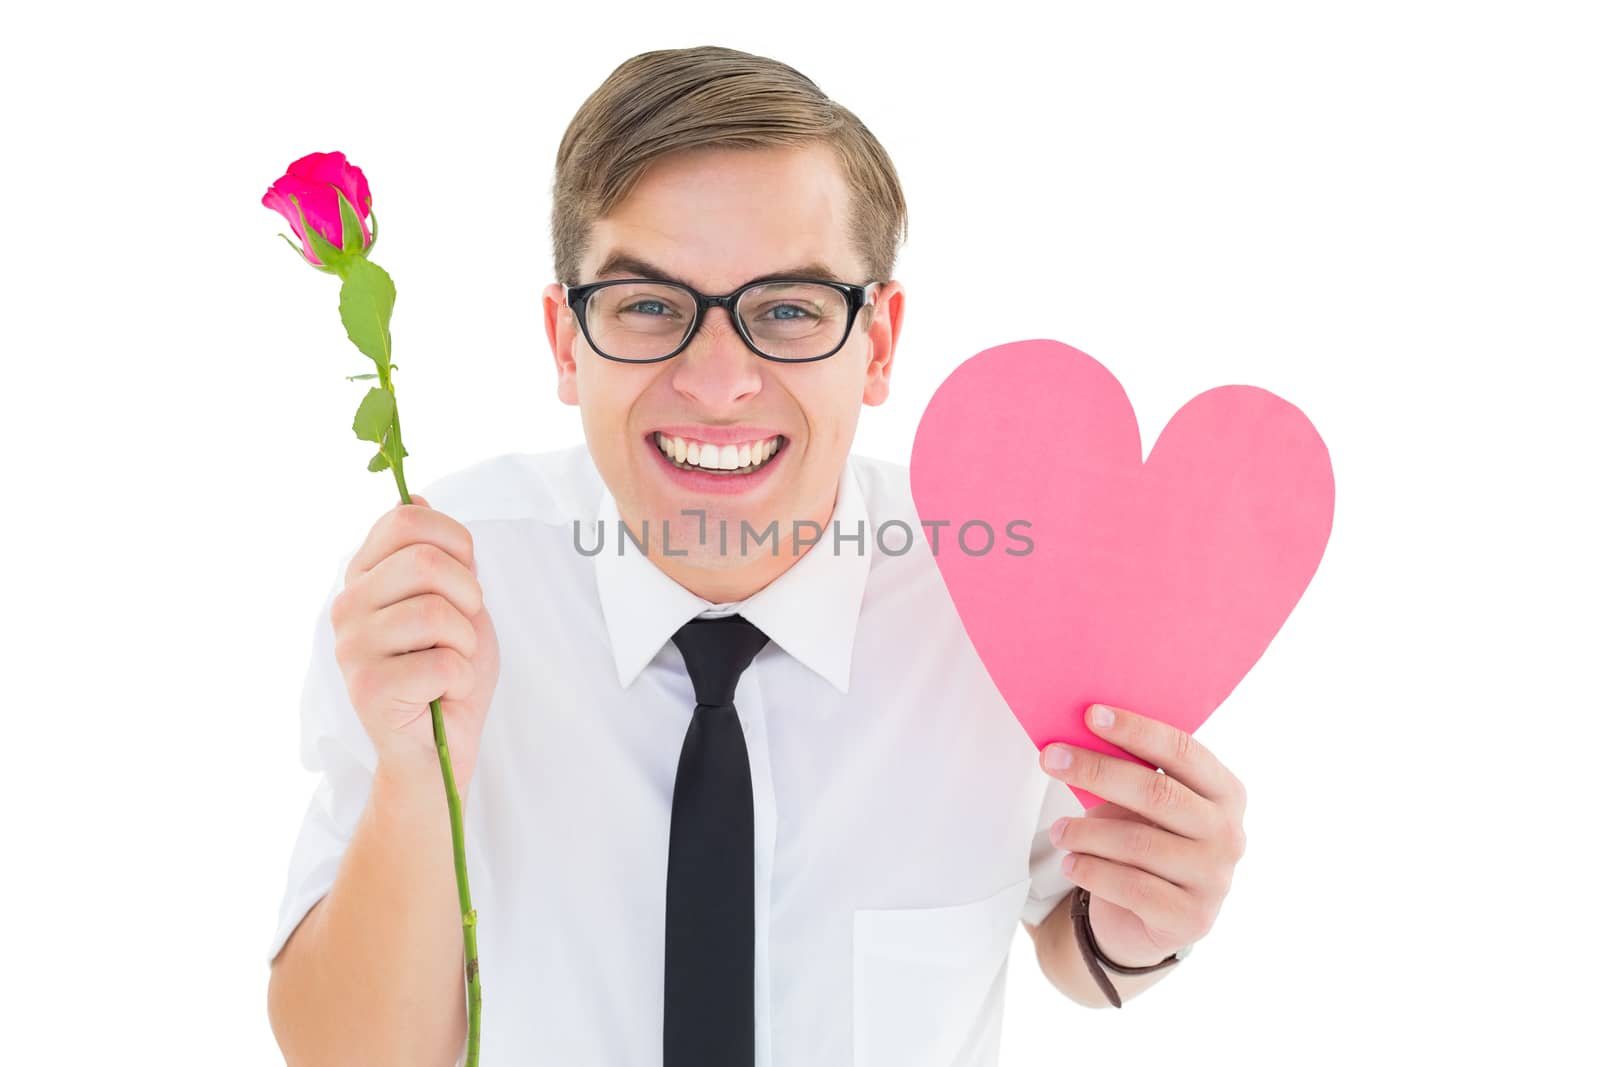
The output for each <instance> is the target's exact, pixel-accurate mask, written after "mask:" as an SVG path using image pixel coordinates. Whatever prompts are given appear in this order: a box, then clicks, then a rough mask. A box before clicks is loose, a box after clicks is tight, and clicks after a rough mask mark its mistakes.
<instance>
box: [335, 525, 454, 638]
mask: <svg viewBox="0 0 1600 1067" xmlns="http://www.w3.org/2000/svg"><path fill="white" fill-rule="evenodd" d="M423 593H438V594H440V595H441V596H443V597H444V598H445V599H447V600H449V601H450V603H451V604H453V605H455V608H456V610H457V611H459V612H461V614H462V615H464V616H466V617H467V618H469V619H470V618H472V617H473V616H474V615H476V614H478V612H479V611H480V610H482V608H483V586H482V585H480V584H479V582H478V579H477V578H476V577H474V576H473V575H472V573H471V572H470V571H468V570H467V568H465V567H463V566H462V565H461V561H460V560H458V559H456V558H455V557H454V556H452V555H450V554H448V553H447V552H445V550H444V549H442V548H440V547H439V546H438V545H435V544H432V543H430V542H425V541H424V542H418V543H417V544H414V545H407V546H406V547H404V548H402V549H400V550H399V551H398V552H395V553H394V554H393V555H391V556H389V557H388V558H387V559H384V560H383V561H382V562H380V563H379V564H378V565H377V566H376V567H374V568H372V570H371V571H369V572H368V573H367V574H366V575H365V576H364V577H362V578H361V579H359V580H358V581H357V582H356V583H355V584H354V585H353V586H351V587H350V589H349V596H350V603H349V604H348V605H346V610H351V609H353V610H355V611H358V612H363V613H367V614H371V613H372V612H375V611H378V610H379V609H381V608H386V607H388V606H389V605H390V604H398V603H399V602H400V601H402V600H408V599H410V598H411V597H414V596H419V595H421V594H423Z"/></svg>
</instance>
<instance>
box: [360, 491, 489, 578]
mask: <svg viewBox="0 0 1600 1067" xmlns="http://www.w3.org/2000/svg"><path fill="white" fill-rule="evenodd" d="M415 499H416V497H412V500H415ZM421 542H427V543H428V544H434V545H438V546H439V547H440V548H442V549H444V550H445V551H446V552H448V553H450V555H452V556H454V557H455V558H456V559H459V560H460V561H461V565H462V566H463V567H466V568H467V569H468V570H471V569H472V567H473V566H474V556H473V546H472V534H471V532H470V531H468V530H467V528H466V527H465V526H463V525H462V524H461V523H459V522H457V521H456V520H455V519H452V518H451V517H450V516H448V515H446V514H445V513H444V512H442V511H434V510H433V509H432V508H430V507H427V506H426V505H423V504H396V505H395V506H394V507H393V508H391V509H390V510H389V511H388V512H386V513H385V514H384V515H383V516H382V517H381V518H379V519H378V521H377V522H375V523H374V524H373V526H372V529H371V530H370V531H368V533H367V538H366V540H365V541H363V542H362V544H361V547H360V548H358V549H356V552H355V555H353V556H352V557H351V558H350V565H349V566H348V567H347V568H346V569H345V584H347V585H348V584H349V583H350V582H351V581H353V580H354V579H356V578H359V577H360V576H361V575H362V574H364V573H366V572H367V571H369V570H371V569H372V568H373V567H376V566H377V565H378V564H379V562H381V561H382V560H384V559H385V558H387V557H388V556H390V555H393V554H394V553H395V552H396V551H398V550H399V549H401V548H404V547H405V546H406V545H410V544H417V543H421Z"/></svg>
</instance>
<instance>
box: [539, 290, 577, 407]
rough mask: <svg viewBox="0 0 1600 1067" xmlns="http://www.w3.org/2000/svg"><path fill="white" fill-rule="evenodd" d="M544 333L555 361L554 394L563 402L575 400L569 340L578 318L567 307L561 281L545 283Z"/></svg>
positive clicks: (574, 366) (574, 403)
mask: <svg viewBox="0 0 1600 1067" xmlns="http://www.w3.org/2000/svg"><path fill="white" fill-rule="evenodd" d="M543 302H544V333H545V336H546V337H548V338H549V339H550V353H551V355H553V356H554V357H555V361H556V396H557V397H559V398H560V400H561V402H562V403H563V404H570V405H572V406H574V407H576V406H577V404H578V362H577V360H575V359H574V358H573V356H572V344H573V341H574V339H575V338H576V337H577V336H578V321H577V319H575V318H573V315H572V309H571V308H569V307H567V303H566V294H565V293H564V292H563V291H562V289H561V283H559V282H551V283H550V284H549V285H547V286H545V287H544V299H543Z"/></svg>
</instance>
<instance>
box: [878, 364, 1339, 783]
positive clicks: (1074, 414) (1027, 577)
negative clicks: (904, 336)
mask: <svg viewBox="0 0 1600 1067" xmlns="http://www.w3.org/2000/svg"><path fill="white" fill-rule="evenodd" d="M910 475H911V492H912V498H913V500H914V502H915V506H916V510H917V514H918V517H919V518H920V519H921V520H922V522H923V523H924V524H925V525H924V527H923V537H924V539H925V540H928V541H929V543H930V547H931V548H933V549H934V556H935V559H936V561H937V563H938V567H939V571H940V574H941V575H942V576H943V578H944V582H945V586H946V588H948V589H949V591H950V596H951V599H952V600H953V601H954V603H955V606H956V610H957V612H958V613H959V614H960V617H961V622H962V625H963V627H964V628H965V629H966V631H967V635H968V636H969V637H970V638H971V640H972V643H973V647H974V648H975V649H976V650H977V653H978V655H979V657H980V658H981V659H982V660H983V664H984V666H985V668H987V670H988V672H989V675H990V677H991V678H992V679H993V681H994V683H995V686H996V688H997V689H998V690H999V692H1000V694H1001V696H1002V697H1004V699H1005V701H1006V703H1007V705H1009V707H1010V708H1011V711H1012V714H1014V715H1015V716H1016V717H1017V721H1018V722H1020V723H1021V724H1022V727H1023V729H1024V730H1026V731H1027V734H1028V736H1029V738H1031V739H1032V741H1033V743H1034V744H1035V745H1036V746H1038V747H1039V748H1043V747H1044V746H1045V745H1047V744H1050V743H1051V742H1055V741H1065V742H1068V743H1070V744H1073V745H1078V746H1081V747H1084V748H1089V749H1093V750H1095V751H1098V752H1107V753H1111V754H1114V755H1117V756H1122V757H1124V758H1128V759H1132V760H1134V761H1135V762H1137V763H1140V764H1142V765H1143V766H1146V767H1149V766H1151V764H1150V763H1149V762H1148V761H1146V760H1143V759H1139V758H1138V757H1135V756H1133V755H1132V754H1131V753H1128V752H1126V751H1125V750H1123V749H1121V748H1119V747H1118V746H1116V745H1113V744H1111V743H1110V742H1108V741H1105V740H1104V739H1102V738H1100V737H1097V736H1096V735H1095V734H1093V733H1091V732H1090V730H1089V729H1088V727H1087V726H1086V725H1085V724H1084V721H1083V716H1084V713H1085V711H1086V710H1087V709H1088V707H1089V705H1090V704H1095V703H1102V704H1109V705H1111V706H1113V707H1121V708H1127V709H1129V710H1130V711H1134V712H1137V713H1139V714H1141V715H1147V716H1150V717H1151V718H1155V719H1160V720H1161V721H1163V722H1167V723H1170V724H1172V725H1173V726H1176V727H1178V728H1179V729H1181V730H1183V731H1185V732H1186V733H1193V732H1194V730H1195V729H1196V728H1197V727H1198V726H1199V725H1200V724H1201V723H1203V722H1205V720H1206V719H1207V718H1208V717H1209V716H1210V715H1211V713H1212V712H1213V711H1215V710H1216V708H1217V706H1218V705H1220V704H1221V703H1222V701H1223V700H1224V699H1225V698H1226V697H1227V696H1228V694H1229V693H1231V692H1232V691H1233V689H1234V687H1235V686H1237V685H1238V684H1239V681H1240V679H1242V678H1243V677H1244V675H1245V673H1246V672H1247V671H1249V670H1250V668H1251V667H1253V666H1254V665H1255V663H1256V661H1257V660H1259V659H1260V658H1261V655H1262V653H1263V652H1265V651H1266V648H1267V645H1268V643H1270V642H1271V640H1272V638H1273V637H1274V636H1275V635H1276V634H1277V633H1278V630H1279V629H1280V628H1281V627H1282V626H1283V623H1284V620H1286V619H1287V618H1288V616H1289V612H1290V611H1291V610H1292V609H1293V608H1294V606H1295V604H1296V603H1297V602H1298V601H1299V599H1300V596H1301V594H1302V593H1304V592H1305V589H1306V587H1307V585H1308V584H1309V583H1310V581H1311V576H1312V574H1313V573H1314V572H1315V571H1316V569H1317V565H1318V564H1319V563H1320V562H1321V560H1322V553H1323V550H1324V549H1325V548H1326V547H1327V543H1328V536H1329V534H1330V532H1331V530H1332V527H1333V495H1334V494H1333V468H1332V464H1331V463H1330V461H1329V458H1328V450H1327V447H1326V446H1325V445H1324V444H1323V441H1322V438H1321V437H1320V436H1319V435H1318V434H1317V431H1316V429H1315V428H1314V427H1313V426H1312V425H1311V422H1310V420H1308V419H1307V418H1306V416H1305V415H1304V414H1303V413H1302V412H1301V411H1300V409H1299V408H1297V407H1295V406H1294V405H1293V404H1290V403H1289V402H1288V401H1286V400H1283V399H1281V398H1280V397H1277V396H1275V395H1273V394H1272V393H1269V392H1267V391H1266V390H1265V389H1258V388H1256V387H1254V386H1248V385H1224V386H1219V387H1217V388H1215V389H1210V390H1207V391H1206V392H1204V393H1201V394H1200V395H1199V396H1196V397H1195V398H1194V399H1192V400H1190V401H1189V402H1188V403H1187V404H1185V405H1184V406H1183V407H1182V408H1181V409H1180V410H1179V411H1178V412H1177V414H1175V415H1174V416H1173V417H1172V419H1171V421H1169V422H1168V423H1167V426H1166V428H1165V429H1164V430H1162V432H1161V436H1160V437H1159V438H1158V439H1157V440H1156V443H1155V447H1154V448H1152V449H1151V451H1150V458H1149V459H1148V460H1144V459H1143V450H1142V446H1141V443H1140V439H1139V425H1138V421H1137V419H1136V418H1135V416H1134V412H1133V407H1132V405H1130V404H1129V402H1128V397H1127V393H1126V392H1124V390H1123V388H1122V386H1121V384H1120V383H1119V382H1118V381H1117V379H1116V378H1115V377H1114V376H1113V375H1112V374H1111V372H1110V371H1109V370H1107V369H1106V368H1105V367H1104V366H1102V365H1101V364H1100V363H1099V362H1097V361H1096V360H1095V359H1093V358H1092V357H1090V356H1088V355H1086V354H1085V353H1083V352H1080V351H1079V350H1078V349H1076V348H1073V347H1072V346H1070V345H1066V344H1062V343H1061V342H1059V341H1052V340H1028V341H1016V342H1012V343H1010V344H1004V345H999V346H997V347H995V348H989V349H985V350H984V351H982V352H979V353H978V354H977V355H976V356H973V357H972V358H971V359H968V360H967V361H966V362H964V363H962V364H961V365H960V366H959V367H957V368H956V370H955V371H954V372H953V373H952V374H951V375H950V376H949V378H947V379H946V380H945V381H944V382H943V383H942V384H941V385H940V386H939V389H938V390H937V391H936V392H935V393H934V395H933V398H932V400H930V401H929V404H928V409H927V411H926V412H924V413H923V416H922V420H921V422H920V423H919V424H918V426H917V433H916V439H915V441H914V443H913V445H912V454H911V465H910ZM937 523H948V525H943V526H939V527H938V530H937V533H938V537H937V540H933V539H931V538H930V537H929V527H928V525H927V524H937ZM982 524H987V526H988V528H989V530H990V531H992V535H991V534H986V533H985V531H984V528H983V525H982ZM963 530H964V531H965V532H964V533H963ZM985 549H986V550H985ZM1072 789H1073V792H1074V794H1076V795H1077V797H1078V799H1079V800H1080V801H1081V802H1082V803H1083V804H1084V806H1085V807H1086V808H1088V807H1091V806H1093V805H1096V804H1099V803H1101V798H1099V797H1096V796H1094V794H1092V793H1089V792H1088V791H1087V790H1082V789H1078V788H1077V787H1072Z"/></svg>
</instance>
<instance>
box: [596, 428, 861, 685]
mask: <svg viewBox="0 0 1600 1067" xmlns="http://www.w3.org/2000/svg"><path fill="white" fill-rule="evenodd" d="M595 518H596V520H597V523H598V524H599V529H601V530H604V531H605V540H604V542H603V545H602V548H601V550H600V551H599V552H598V553H596V554H595V556H594V557H593V559H594V569H595V581H596V584H597V585H598V587H599V592H600V610H601V613H602V614H603V615H604V616H605V623H606V630H607V631H608V633H609V634H610V637H611V650H612V652H613V654H614V655H615V657H616V665H617V682H618V683H619V684H620V685H621V686H622V687H623V688H624V689H626V688H627V687H628V686H630V685H632V684H633V681H634V679H635V678H637V677H638V676H639V672H641V671H642V670H644V668H645V665H646V664H648V663H649V662H650V661H651V660H652V659H654V658H655V656H656V654H657V653H658V652H660V651H661V649H662V647H663V646H664V645H665V644H666V643H667V642H668V641H670V640H671V639H672V635H673V634H675V633H677V632H678V629H679V627H681V626H683V625H684V624H685V623H686V622H688V621H689V620H690V619H692V618H694V617H695V616H696V615H699V614H701V613H702V612H705V611H709V610H711V609H713V608H719V609H730V610H736V611H738V613H739V614H741V615H743V616H744V617H745V618H746V619H749V620H750V621H751V622H752V623H754V624H755V625H756V626H757V627H759V628H760V629H761V632H762V633H764V634H766V635H767V636H768V637H769V638H771V639H772V641H773V642H774V643H776V644H777V645H778V646H779V647H780V648H782V649H783V650H784V651H785V652H787V653H788V654H789V655H791V656H793V657H794V658H795V659H797V660H799V661H800V663H802V664H804V665H805V666H806V667H808V668H810V669H811V670H812V671H815V672H816V673H817V674H819V675H821V676H822V677H823V678H825V679H827V680H828V682H829V683H831V684H832V685H833V687H834V688H835V689H837V690H838V691H839V692H841V693H845V692H848V691H849V686H850V655H851V652H852V650H853V649H854V648H855V639H856V619H857V618H858V617H859V616H860V614H861V602H862V597H863V594H864V592H865V590H866V585H867V572H868V570H869V569H870V568H871V564H872V559H871V556H870V552H871V550H872V545H873V543H874V541H873V531H872V527H871V524H870V523H869V522H868V521H867V511H866V505H865V502H864V500H863V498H862V494H861V487H860V485H859V484H858V483H857V480H856V474H855V469H854V466H853V464H852V463H851V461H850V457H849V456H848V455H847V456H846V458H845V463H844V469H843V470H842V471H841V472H840V474H839V484H838V486H837V488H836V496H835V502H834V510H833V515H832V517H831V518H830V519H829V520H828V522H826V523H825V524H824V525H823V528H822V532H821V535H820V537H819V539H818V540H817V542H816V543H815V544H813V545H812V546H811V547H810V548H809V549H807V550H806V553H805V555H803V556H801V557H800V558H799V559H798V560H797V561H796V562H795V563H794V564H793V565H791V566H790V567H789V569H788V570H786V571H784V572H783V573H782V574H780V575H779V576H778V577H777V578H776V579H774V580H773V581H772V582H770V583H768V584H767V586H766V587H765V588H763V589H760V590H758V591H757V592H755V593H753V594H751V595H750V596H749V597H746V598H745V599H744V600H742V601H739V602H738V603H736V604H725V605H717V604H713V603H712V602H711V601H709V600H706V599H704V598H702V597H700V596H697V595H695V594H694V593H692V592H690V591H689V590H688V589H685V588H684V587H683V586H681V585H679V584H678V583H677V582H676V581H674V580H673V579H672V578H670V577H668V576H667V575H666V573H665V572H663V571H662V570H661V569H660V568H659V567H657V566H656V565H655V562H654V561H653V560H652V559H651V558H649V557H648V556H646V555H645V554H644V552H642V551H641V550H640V548H639V546H638V545H637V544H635V543H634V542H633V541H632V540H630V539H629V538H628V537H627V535H624V534H623V533H622V528H621V526H620V524H619V516H618V514H617V502H616V499H615V498H614V497H613V496H612V495H611V491H610V489H609V488H606V487H604V483H602V488H601V491H600V503H599V505H598V508H597V509H596V515H595ZM684 521H685V523H686V525H685V527H684V528H685V529H688V530H697V526H696V525H695V520H694V519H693V518H692V517H686V518H685V520H684ZM835 523H837V527H835ZM778 530H779V535H780V536H781V537H783V538H784V540H786V541H792V539H793V537H794V531H793V529H785V528H784V526H783V524H782V522H781V521H780V523H779V525H778ZM836 531H837V537H838V541H837V542H836V540H835V537H836ZM630 532H632V533H633V534H635V535H638V536H639V540H640V541H642V542H644V543H645V544H646V545H647V546H648V547H649V549H650V551H651V552H652V553H654V552H657V551H659V550H660V548H659V545H658V543H657V542H658V539H657V538H656V537H654V536H652V537H651V538H649V539H646V538H645V537H644V536H643V534H642V533H641V532H640V531H638V530H633V529H632V528H631V527H630ZM857 533H859V534H860V535H861V536H860V538H859V539H857V538H856V534H857ZM590 536H591V538H592V539H591V540H590V541H589V542H588V543H590V544H594V543H595V540H594V539H593V538H598V536H599V535H598V534H597V533H594V532H591V535H590ZM708 536H710V534H709V533H708ZM729 536H730V537H732V536H734V531H731V530H730V531H729ZM619 538H620V539H621V543H623V544H624V545H625V547H624V551H623V554H622V555H620V556H619V555H618V554H617V546H618V544H619Z"/></svg>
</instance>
